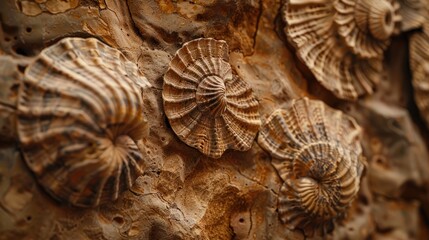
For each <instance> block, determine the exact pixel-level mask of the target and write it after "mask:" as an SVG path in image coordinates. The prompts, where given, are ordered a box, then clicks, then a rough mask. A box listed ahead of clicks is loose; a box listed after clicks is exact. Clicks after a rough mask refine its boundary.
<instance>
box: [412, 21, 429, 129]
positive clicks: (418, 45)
mask: <svg viewBox="0 0 429 240" xmlns="http://www.w3.org/2000/svg"><path fill="white" fill-rule="evenodd" d="M410 65H411V71H412V75H413V81H412V82H413V87H414V98H415V101H416V104H417V107H418V108H419V110H420V114H421V116H422V117H423V119H424V120H425V122H426V125H427V126H428V127H429V24H428V25H425V28H424V32H419V33H415V34H413V35H412V36H411V38H410Z"/></svg>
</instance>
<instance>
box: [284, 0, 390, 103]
mask: <svg viewBox="0 0 429 240" xmlns="http://www.w3.org/2000/svg"><path fill="white" fill-rule="evenodd" d="M383 1H384V0H383ZM351 2H353V1H347V4H348V5H346V1H345V0H344V1H336V2H335V4H336V5H337V8H339V9H343V8H345V9H348V10H347V11H345V12H343V13H341V12H337V8H336V7H335V6H334V1H330V0H305V1H298V0H289V1H287V2H286V4H285V5H284V11H283V19H284V21H285V22H286V27H285V29H284V30H285V33H286V36H287V37H288V41H289V42H290V43H291V44H292V46H293V47H294V48H295V49H296V54H297V56H298V57H299V58H300V60H301V61H302V62H303V63H304V64H305V65H306V66H307V67H308V68H309V70H310V71H311V72H312V73H313V75H314V76H315V78H316V79H317V81H319V82H320V83H321V84H322V86H324V87H325V88H326V89H328V90H329V91H331V92H332V93H333V94H334V95H335V96H337V97H338V98H341V99H345V100H356V99H357V98H358V97H359V96H362V95H365V94H372V93H373V91H374V88H375V87H376V85H377V84H378V83H379V82H380V80H381V78H382V70H383V65H382V60H383V54H381V53H382V52H381V49H383V48H384V47H383V48H381V46H384V43H383V44H381V45H380V44H375V43H371V44H370V43H369V42H368V40H375V38H373V37H368V36H366V35H368V34H370V33H369V30H368V31H367V32H366V35H363V31H362V30H361V29H360V28H358V27H357V23H356V19H355V18H354V17H355V15H354V14H352V12H353V11H354V8H352V7H351V6H350V4H351ZM341 3H343V4H342V5H341ZM340 6H342V7H340ZM346 13H347V14H346ZM337 22H338V23H340V24H342V25H340V26H338V23H337ZM350 32H353V34H352V35H350V36H349V35H348V34H349V33H350ZM358 36H360V37H358ZM347 43H348V44H347ZM349 45H350V46H349ZM376 46H378V47H376ZM358 48H359V50H358ZM353 49H355V50H353ZM375 49H377V50H376V51H375ZM370 52H372V53H370ZM357 53H362V55H377V57H374V58H364V57H362V56H361V55H360V54H357Z"/></svg>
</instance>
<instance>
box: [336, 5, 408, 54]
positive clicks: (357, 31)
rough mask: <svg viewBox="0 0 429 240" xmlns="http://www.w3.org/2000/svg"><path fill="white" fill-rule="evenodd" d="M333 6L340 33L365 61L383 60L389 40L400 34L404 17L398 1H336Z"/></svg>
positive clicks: (354, 51) (355, 52)
mask: <svg viewBox="0 0 429 240" xmlns="http://www.w3.org/2000/svg"><path fill="white" fill-rule="evenodd" d="M334 6H335V9H336V15H335V22H336V24H337V25H338V33H339V34H340V35H341V36H342V37H343V39H344V40H345V43H346V44H347V46H348V47H350V48H351V49H352V50H353V53H354V54H357V55H359V56H360V57H362V58H374V57H380V56H381V55H382V54H383V51H384V50H385V49H386V48H387V46H388V45H389V38H390V37H391V36H392V35H393V34H394V33H396V34H398V33H399V25H400V20H401V17H400V16H399V13H398V9H399V4H398V3H397V2H396V0H393V1H389V0H378V1H371V0H352V1H351V0H337V1H335V4H334Z"/></svg>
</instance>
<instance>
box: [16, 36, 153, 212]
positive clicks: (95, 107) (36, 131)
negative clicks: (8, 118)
mask: <svg viewBox="0 0 429 240" xmlns="http://www.w3.org/2000/svg"><path fill="white" fill-rule="evenodd" d="M148 86H150V84H149V83H148V82H147V80H146V79H145V78H144V77H143V76H142V75H141V74H140V73H139V71H138V69H137V66H136V65H135V64H133V63H131V62H129V61H128V60H126V59H125V57H124V56H123V54H122V53H121V52H119V51H118V50H116V49H113V48H111V47H109V46H107V45H105V44H103V43H102V42H100V41H98V40H96V39H94V38H90V39H81V38H66V39H63V40H61V41H59V42H58V43H56V44H55V45H53V46H51V47H49V48H47V49H45V50H43V51H42V52H41V53H40V55H39V56H38V57H37V58H36V60H35V61H34V62H33V63H32V64H31V65H30V66H28V68H27V69H26V71H25V78H24V80H23V82H22V84H21V88H20V92H19V101H18V123H17V128H18V134H19V139H20V143H21V148H22V151H23V153H24V156H25V160H26V162H27V165H28V166H29V168H30V169H31V170H32V171H33V172H34V174H35V175H36V176H37V179H38V181H39V183H40V184H41V185H42V186H43V187H44V188H45V190H46V191H47V192H48V193H49V194H50V195H52V196H53V197H55V198H56V199H59V200H61V201H66V202H69V203H71V204H72V205H75V206H81V207H89V206H97V205H99V204H100V203H104V202H109V201H113V200H115V199H117V198H118V195H119V194H120V193H121V192H123V191H124V190H126V189H128V188H129V187H130V186H131V185H132V184H133V182H134V180H135V179H136V178H137V177H138V176H139V175H140V174H141V173H142V163H143V158H142V154H141V153H140V151H139V148H138V146H137V141H138V140H140V139H142V137H143V135H144V133H145V132H146V124H145V122H146V120H145V118H144V116H143V99H142V97H143V96H142V90H143V89H144V88H146V87H148Z"/></svg>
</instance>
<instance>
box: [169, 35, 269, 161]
mask: <svg viewBox="0 0 429 240" xmlns="http://www.w3.org/2000/svg"><path fill="white" fill-rule="evenodd" d="M162 96H163V99H164V111H165V113H166V115H167V118H168V119H169V121H170V124H171V127H172V128H173V130H174V132H175V133H176V135H177V136H178V137H179V138H180V139H181V140H182V141H183V142H185V143H186V144H188V145H189V146H191V147H194V148H196V149H198V150H199V151H200V152H202V153H203V154H205V155H207V156H209V157H212V158H219V157H220V156H221V155H222V154H223V152H224V151H225V150H226V149H236V150H240V151H245V150H248V149H249V148H250V147H251V146H252V143H253V140H254V138H255V136H256V133H257V132H258V130H259V126H260V118H259V110H258V101H257V100H256V98H255V97H254V96H253V92H252V89H251V88H250V87H249V86H248V85H247V83H246V82H244V81H243V80H241V79H240V78H239V77H238V76H237V75H235V74H234V73H233V71H232V69H231V66H230V64H229V52H228V45H227V43H226V42H225V41H222V40H215V39H212V38H200V39H196V40H192V41H190V42H187V43H185V44H184V45H183V47H182V48H181V49H179V50H178V51H177V53H176V55H175V56H174V58H173V59H172V60H171V62H170V68H169V69H168V70H167V72H166V73H165V75H164V86H163V92H162Z"/></svg>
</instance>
